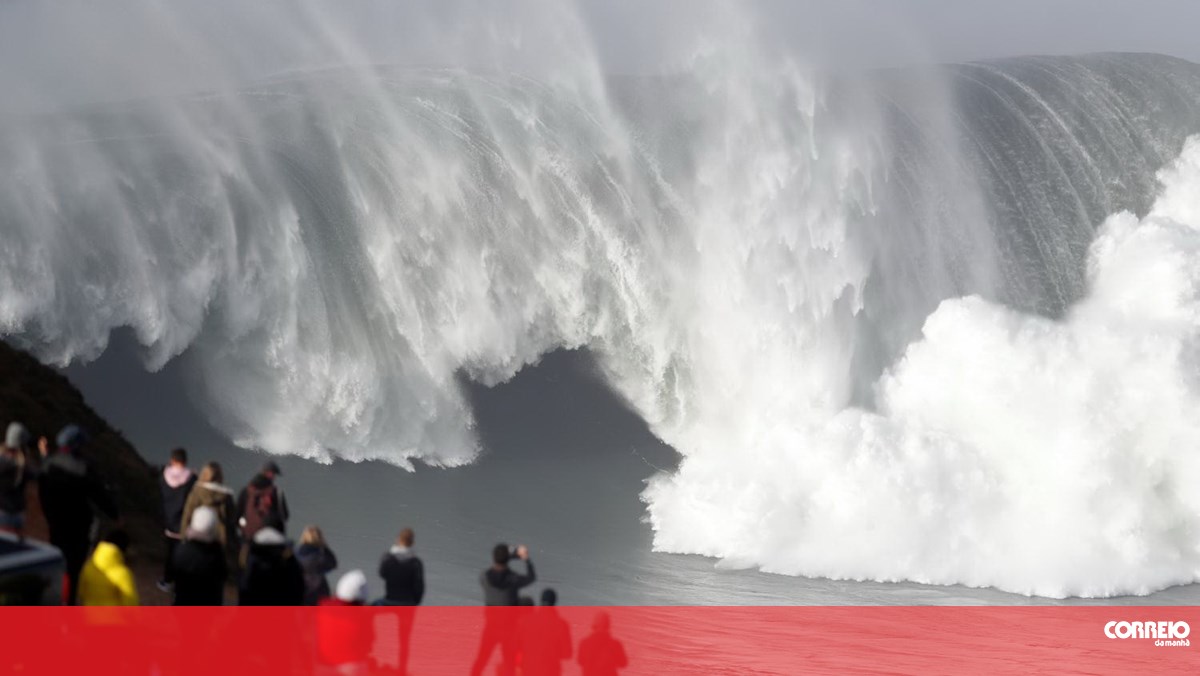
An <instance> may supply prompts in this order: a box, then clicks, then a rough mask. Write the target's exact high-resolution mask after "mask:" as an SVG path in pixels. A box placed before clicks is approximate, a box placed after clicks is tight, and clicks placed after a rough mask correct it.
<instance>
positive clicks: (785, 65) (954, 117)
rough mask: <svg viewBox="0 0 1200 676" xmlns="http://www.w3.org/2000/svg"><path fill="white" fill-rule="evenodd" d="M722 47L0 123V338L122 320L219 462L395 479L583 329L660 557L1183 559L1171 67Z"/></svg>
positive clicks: (1085, 574)
mask: <svg viewBox="0 0 1200 676" xmlns="http://www.w3.org/2000/svg"><path fill="white" fill-rule="evenodd" d="M727 47H728V46H725V47H722V46H718V47H716V48H710V49H708V50H701V51H699V52H697V54H696V56H695V58H693V59H692V60H691V61H690V70H689V72H688V73H687V74H686V75H681V76H679V77H673V78H660V79H639V78H609V79H605V80H603V81H593V80H588V81H586V82H583V83H582V84H580V83H575V85H574V86H565V85H563V84H562V83H560V82H555V83H550V84H547V83H543V82H539V81H535V80H532V79H528V78H522V77H518V76H511V75H504V74H494V73H492V74H483V73H477V72H464V71H448V70H438V69H424V70H421V69H399V68H394V69H372V70H369V71H368V70H363V69H336V70H330V71H322V72H310V73H301V74H295V75H292V76H288V77H280V78H275V79H271V80H267V81H263V82H261V83H259V84H258V85H256V86H254V87H249V88H245V89H242V90H239V91H236V92H222V93H214V94H211V95H204V96H190V97H176V98H171V99H167V100H161V99H159V100H151V101H132V102H125V103H120V104H109V105H105V106H97V107H92V108H81V109H76V110H72V111H66V112H59V113H55V114H47V115H43V116H37V117H24V118H20V119H8V120H5V121H4V122H3V124H0V235H2V238H0V333H3V334H4V335H5V336H7V339H9V340H13V341H16V342H18V343H21V344H23V345H25V346H27V347H30V348H31V349H33V350H35V351H36V352H37V353H38V354H39V355H40V356H41V358H43V359H44V360H46V361H50V362H56V363H66V362H69V361H71V360H79V359H82V360H87V359H92V358H95V357H96V356H98V355H99V354H100V353H102V352H103V350H104V349H105V347H106V345H107V341H108V337H109V335H110V333H111V332H112V331H113V330H114V329H117V328H119V327H131V328H132V329H133V331H134V332H135V333H136V335H137V337H138V339H139V340H140V342H141V343H142V344H143V345H144V346H145V359H146V365H147V367H148V368H151V369H155V368H160V367H161V366H162V365H163V364H165V363H166V362H167V361H169V360H171V359H181V360H184V361H185V363H186V366H187V368H188V371H189V373H190V374H191V377H192V380H193V384H194V395H195V397H196V399H197V401H198V402H199V403H200V405H201V406H202V407H203V409H204V410H205V411H206V412H207V414H208V415H209V417H210V418H211V420H212V421H213V422H214V424H215V425H217V426H218V428H219V429H221V430H223V431H225V432H226V433H227V434H228V435H229V436H230V437H231V438H232V439H234V440H235V441H237V442H238V443H240V444H242V445H245V446H248V447H258V448H263V449H265V450H268V451H270V452H273V453H296V454H301V455H305V456H308V457H314V458H329V457H331V456H338V457H343V458H349V459H366V458H381V459H384V460H387V461H390V462H394V463H397V464H401V465H407V466H410V465H411V463H412V462H413V461H414V460H420V461H423V462H426V463H430V464H435V465H448V466H452V465H457V464H461V463H465V462H469V461H470V460H471V459H472V458H473V457H474V455H475V454H476V453H477V445H476V442H475V439H474V437H473V434H472V431H471V427H472V418H471V412H470V410H469V407H468V405H467V404H466V402H465V400H464V397H463V394H462V392H461V390H460V384H459V383H460V381H459V377H460V376H461V375H462V374H465V375H466V376H468V377H470V378H473V379H475V380H478V381H482V382H484V383H489V384H491V383H498V382H502V381H504V380H505V379H507V378H509V377H511V376H512V375H513V374H514V373H515V372H516V371H518V370H519V369H521V368H522V367H523V366H525V365H528V364H531V363H535V362H536V361H537V360H538V358H539V356H540V355H542V354H545V353H547V352H548V351H551V350H554V349H559V348H576V347H586V348H587V349H589V350H591V351H592V352H593V353H594V354H595V355H596V356H597V358H598V361H599V364H600V366H601V368H602V369H603V371H604V374H605V376H606V377H607V379H608V382H609V383H610V384H611V386H612V387H613V388H614V389H615V390H616V391H617V392H619V393H620V394H621V395H622V396H623V397H625V399H626V400H627V401H628V402H629V404H630V405H631V406H632V407H633V408H634V409H635V410H637V411H638V412H639V413H640V414H641V415H642V416H643V417H644V418H645V419H646V420H647V421H648V422H649V423H650V424H651V426H652V427H653V429H654V430H655V432H656V433H657V434H658V435H660V436H661V437H662V438H663V439H664V440H665V441H667V442H669V443H671V444H672V445H673V446H674V447H675V448H676V449H678V451H679V452H680V453H681V455H682V458H683V459H682V462H681V466H680V468H679V470H678V472H676V473H673V474H671V475H667V476H659V477H655V478H654V479H652V481H651V483H650V485H649V487H648V489H647V491H646V492H645V498H646V500H647V502H648V503H649V519H650V521H651V523H652V524H653V527H654V529H655V545H656V547H658V548H659V549H663V550H669V551H677V552H689V553H701V554H708V555H712V556H716V557H721V558H722V559H723V560H724V563H725V564H726V565H739V566H760V567H762V568H764V569H766V570H770V571H777V572H783V573H789V574H803V575H821V576H829V577H836V578H869V579H879V580H899V579H907V580H916V581H923V582H932V583H964V584H969V585H988V586H995V587H999V588H1002V589H1007V590H1011V591H1017V592H1021V593H1032V594H1043V595H1049V596H1063V595H1072V594H1074V595H1111V594H1121V593H1145V592H1148V591H1151V590H1154V589H1158V588H1162V587H1164V586H1167V585H1170V584H1176V583H1187V582H1192V581H1195V580H1196V579H1197V577H1198V576H1200V550H1198V549H1197V547H1198V546H1200V523H1198V519H1200V481H1198V480H1200V464H1198V463H1200V459H1198V458H1200V455H1198V452H1197V448H1198V444H1200V422H1198V421H1200V416H1197V415H1196V411H1198V410H1200V408H1198V407H1197V405H1198V404H1200V401H1198V394H1197V393H1198V391H1200V375H1198V373H1197V369H1198V368H1200V367H1198V364H1200V343H1198V342H1197V335H1198V334H1197V329H1198V323H1200V298H1198V296H1197V294H1198V287H1197V284H1198V279H1197V270H1200V265H1198V264H1200V260H1198V259H1197V256H1198V254H1200V231H1198V230H1197V226H1200V202H1198V200H1200V144H1197V143H1196V142H1194V141H1193V142H1191V143H1189V145H1188V146H1187V148H1186V149H1185V151H1184V154H1183V156H1182V158H1181V159H1179V160H1178V161H1177V162H1175V163H1174V164H1172V165H1171V166H1170V168H1168V169H1166V170H1165V171H1164V173H1163V174H1162V175H1161V180H1162V183H1163V186H1164V187H1163V192H1162V194H1161V195H1160V196H1159V197H1158V198H1157V200H1155V199H1154V193H1155V182H1154V172H1155V170H1157V169H1158V168H1159V167H1161V166H1163V165H1165V164H1167V163H1168V162H1169V160H1170V159H1171V158H1172V157H1173V156H1174V155H1175V154H1176V153H1177V152H1178V150H1179V148H1180V147H1181V145H1182V143H1183V139H1184V137H1185V136H1186V134H1188V133H1191V132H1196V131H1200V124H1198V123H1200V115H1198V114H1197V113H1198V108H1200V106H1198V105H1197V101H1200V70H1198V69H1197V67H1195V66H1192V65H1191V64H1187V63H1184V62H1179V61H1173V60H1169V59H1160V58H1155V57H1144V56H1143V57H1137V56H1097V57H1089V58H1081V59H1065V58H1064V59H1018V60H1011V61H1005V62H996V63H982V64H969V65H963V66H955V67H948V68H946V69H942V70H940V71H938V72H934V73H930V72H925V73H915V72H913V73H905V72H898V71H897V72H884V73H877V74H874V75H871V76H867V77H863V78H851V77H843V78H839V79H827V78H822V77H818V76H816V75H814V74H812V73H809V72H806V71H805V70H804V69H802V68H799V67H797V66H795V65H794V64H793V63H792V62H790V61H788V60H787V59H783V58H778V57H777V56H775V55H772V54H766V53H761V52H760V51H758V50H756V49H755V48H752V47H745V46H739V48H738V49H736V50H731V49H728V48H727ZM1121 209H1132V210H1134V211H1137V212H1141V213H1147V214H1148V215H1146V216H1145V218H1144V219H1142V220H1139V219H1138V218H1137V217H1135V216H1133V215H1130V214H1129V213H1121V214H1120V215H1117V216H1113V217H1111V218H1108V219H1107V220H1104V219H1105V215H1106V214H1108V213H1112V212H1117V211H1119V210H1121ZM1101 222H1103V226H1102V227H1100V229H1099V231H1098V233H1097V232H1096V231H1095V227H1096V225H1097V224H1099V223H1101ZM1089 247H1090V248H1089ZM947 299H950V300H947Z"/></svg>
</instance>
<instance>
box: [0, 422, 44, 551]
mask: <svg viewBox="0 0 1200 676" xmlns="http://www.w3.org/2000/svg"><path fill="white" fill-rule="evenodd" d="M32 443H33V437H32V436H31V435H30V434H29V430H27V429H25V426H24V425H22V424H21V423H19V422H14V423H10V424H9V425H8V430H7V431H6V433H5V435H4V446H3V447H0V530H3V531H8V532H10V533H15V534H17V536H18V537H20V536H23V535H24V533H25V488H26V486H28V485H29V481H30V480H31V479H33V478H34V476H35V475H36V473H37V469H38V456H37V454H35V453H33V452H32V449H31V445H32Z"/></svg>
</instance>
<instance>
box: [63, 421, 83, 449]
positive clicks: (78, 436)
mask: <svg viewBox="0 0 1200 676" xmlns="http://www.w3.org/2000/svg"><path fill="white" fill-rule="evenodd" d="M56 441H57V442H58V447H59V448H66V449H68V450H72V451H77V450H79V447H80V446H83V443H84V442H85V441H87V434H85V433H84V431H83V430H82V429H80V427H79V425H67V426H66V427H64V428H62V431H61V432H59V433H58V438H57V439H56Z"/></svg>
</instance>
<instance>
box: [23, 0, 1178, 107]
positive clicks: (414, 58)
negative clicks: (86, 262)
mask: <svg viewBox="0 0 1200 676" xmlns="http://www.w3.org/2000/svg"><path fill="white" fill-rule="evenodd" d="M717 4H718V3H714V2H710V1H708V0H577V2H576V3H575V4H572V3H571V2H569V0H504V1H501V0H440V1H423V0H327V1H325V0H254V1H246V0H105V2H94V1H92V0H58V1H56V2H44V1H42V0H0V91H2V92H4V93H5V98H6V99H7V101H8V103H9V107H13V104H12V102H14V101H16V102H21V103H22V104H24V106H32V107H35V108H36V107H40V106H42V105H54V104H55V103H57V102H61V101H63V100H75V101H78V100H90V99H94V98H98V97H99V98H114V97H116V98H121V97H125V96H133V95H144V94H154V93H163V92H172V91H179V90H185V91H186V90H194V89H196V88H202V87H212V86H220V85H221V84H223V83H228V82H229V81H231V80H248V79H253V78H255V77H262V76H264V75H268V74H271V73H275V72H278V71H280V70H286V69H289V68H304V67H312V66H317V65H328V64H331V63H337V62H341V61H347V60H349V61H358V62H370V63H405V62H420V63H431V62H432V63H451V64H454V65H464V66H480V65H484V66H492V65H496V66H500V67H505V66H508V65H511V66H512V67H514V68H517V69H521V68H530V67H533V68H536V67H539V66H544V65H546V64H548V63H549V64H555V65H558V64H559V62H562V61H564V60H569V58H567V57H564V54H567V53H568V52H572V50H577V51H578V49H577V48H579V47H580V45H587V47H586V48H584V49H585V50H586V51H587V52H588V54H591V53H592V52H593V51H594V53H595V54H596V55H598V58H599V63H598V67H600V68H603V69H604V70H607V71H609V72H653V71H656V70H663V69H669V68H671V67H672V65H677V64H678V63H679V61H680V60H681V59H685V58H686V53H687V50H688V49H691V48H694V44H695V43H694V40H695V36H696V35H697V34H698V33H704V34H706V35H707V34H714V33H715V34H718V35H717V37H718V38H720V37H721V36H720V35H719V33H721V32H722V31H727V30H729V25H730V23H736V22H730V21H729V18H728V12H727V13H726V14H721V15H718V13H717V11H716V10H714V9H713V7H714V6H716V5H717ZM726 4H727V5H733V6H735V7H737V8H738V9H737V10H735V13H736V14H738V15H739V17H741V18H744V19H745V20H746V21H748V22H750V23H751V24H753V26H754V28H751V29H749V33H750V34H752V35H753V37H752V38H751V40H752V41H769V42H771V43H772V44H775V45H781V46H783V48H786V49H788V50H791V51H793V52H795V53H797V54H800V55H801V56H802V57H804V58H808V59H811V60H812V61H813V62H816V63H821V64H832V65H835V66H838V67H871V66H886V65H901V64H908V63H914V62H930V61H961V60H969V59H979V58H990V57H999V56H1011V55H1019V54H1032V53H1037V54H1070V53H1081V52H1092V51H1153V52H1161V53H1166V54H1172V55H1175V56H1180V57H1184V58H1188V59H1192V60H1196V61H1200V40H1198V39H1197V37H1196V33H1197V26H1200V0H1004V1H994V2H993V1H983V0H743V1H742V2H734V1H731V2H728V3H726ZM583 58H590V57H583ZM564 67H568V66H564ZM18 105H19V104H18ZM24 106H22V107H24ZM2 107H4V104H3V103H0V108H2Z"/></svg>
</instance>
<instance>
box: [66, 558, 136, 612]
mask: <svg viewBox="0 0 1200 676" xmlns="http://www.w3.org/2000/svg"><path fill="white" fill-rule="evenodd" d="M79 604H80V605H84V606H136V605H138V593H137V587H136V586H134V584H133V572H132V571H130V570H129V567H128V566H126V565H125V556H124V555H123V554H122V553H121V550H120V549H119V548H118V547H117V546H116V545H114V544H113V543H111V542H101V543H100V544H98V545H96V551H94V552H92V558H90V559H88V562H87V563H86V564H84V566H83V572H82V573H80V574H79Z"/></svg>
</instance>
